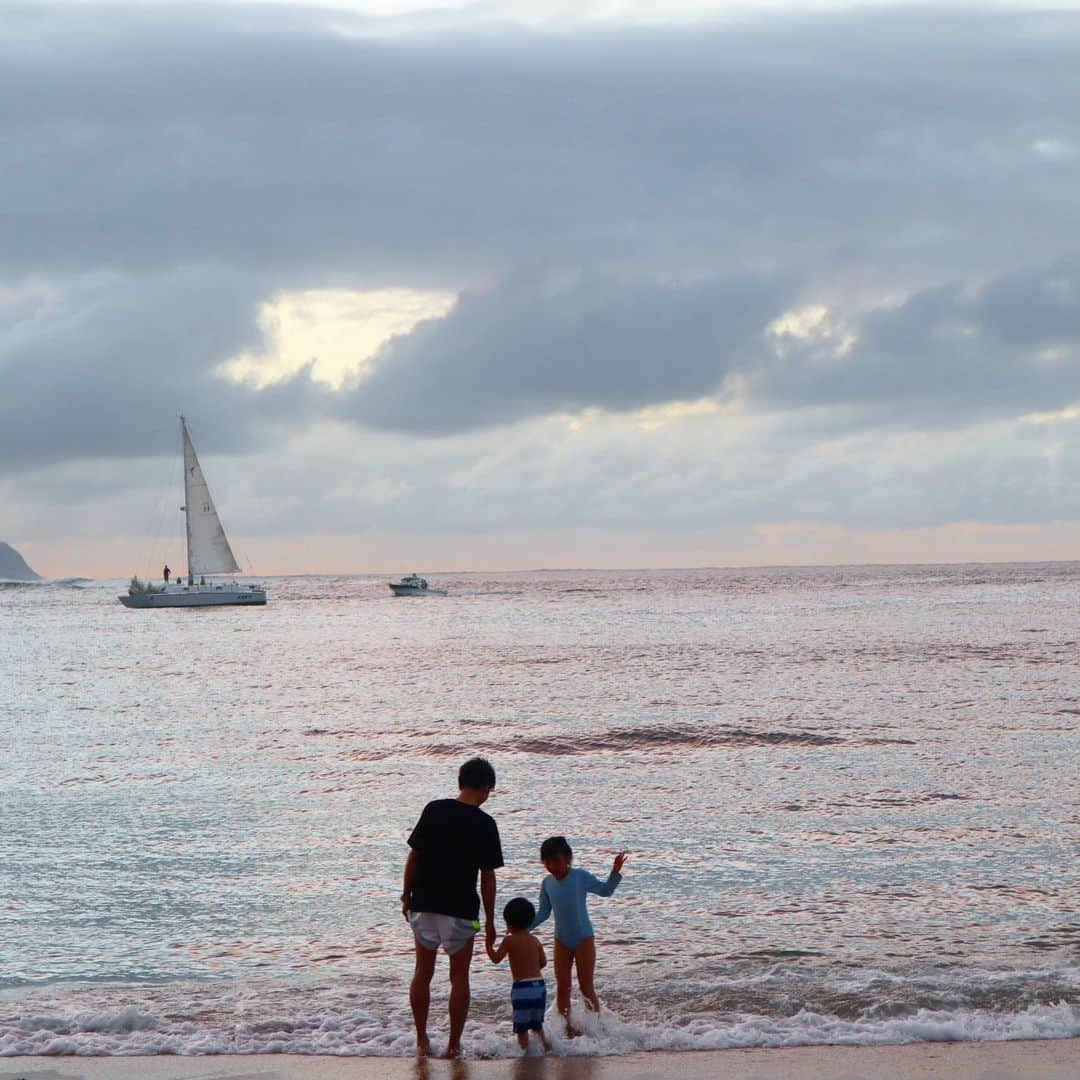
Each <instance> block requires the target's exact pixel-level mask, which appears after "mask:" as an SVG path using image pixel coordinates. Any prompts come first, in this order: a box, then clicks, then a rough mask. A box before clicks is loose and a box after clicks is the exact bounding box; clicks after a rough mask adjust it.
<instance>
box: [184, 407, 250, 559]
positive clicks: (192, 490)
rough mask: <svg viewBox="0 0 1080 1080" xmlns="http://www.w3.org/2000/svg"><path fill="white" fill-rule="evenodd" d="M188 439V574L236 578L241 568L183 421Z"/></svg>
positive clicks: (186, 500) (186, 469) (185, 499)
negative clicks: (230, 545) (224, 575)
mask: <svg viewBox="0 0 1080 1080" xmlns="http://www.w3.org/2000/svg"><path fill="white" fill-rule="evenodd" d="M180 431H181V433H182V434H183V437H184V512H185V516H186V518H187V548H188V570H189V571H190V572H191V573H192V574H233V573H236V572H237V571H239V569H240V564H239V563H238V562H237V561H236V556H235V555H234V554H233V552H232V548H231V547H229V541H228V538H227V537H226V536H225V530H224V529H223V528H222V527H221V519H220V518H219V517H218V513H217V510H216V509H215V508H214V500H213V499H212V498H211V497H210V489H209V488H208V487H207V486H206V477H205V476H203V471H202V466H201V465H200V464H199V459H198V456H197V455H196V454H195V447H194V446H192V445H191V436H190V435H188V429H187V423H186V422H185V421H184V418H183V417H180Z"/></svg>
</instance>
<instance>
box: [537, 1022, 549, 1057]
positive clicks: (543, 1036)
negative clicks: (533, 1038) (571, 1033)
mask: <svg viewBox="0 0 1080 1080" xmlns="http://www.w3.org/2000/svg"><path fill="white" fill-rule="evenodd" d="M536 1034H537V1035H538V1036H539V1037H540V1045H541V1046H542V1047H543V1048H544V1053H545V1054H550V1053H551V1043H550V1042H549V1041H548V1037H547V1032H546V1031H545V1030H544V1029H543V1028H541V1029H540V1030H539V1031H538V1032H537V1033H536Z"/></svg>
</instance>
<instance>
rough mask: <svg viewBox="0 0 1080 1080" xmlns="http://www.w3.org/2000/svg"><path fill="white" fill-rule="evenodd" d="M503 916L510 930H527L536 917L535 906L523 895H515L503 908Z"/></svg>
mask: <svg viewBox="0 0 1080 1080" xmlns="http://www.w3.org/2000/svg"><path fill="white" fill-rule="evenodd" d="M503 918H504V919H505V920H506V925H507V926H509V927H510V929H511V930H528V929H529V927H530V926H532V921H533V919H535V918H536V908H534V907H533V906H532V904H531V903H529V901H528V900H526V899H525V897H524V896H515V897H514V899H513V900H511V901H510V903H509V904H507V905H506V907H504V908H503Z"/></svg>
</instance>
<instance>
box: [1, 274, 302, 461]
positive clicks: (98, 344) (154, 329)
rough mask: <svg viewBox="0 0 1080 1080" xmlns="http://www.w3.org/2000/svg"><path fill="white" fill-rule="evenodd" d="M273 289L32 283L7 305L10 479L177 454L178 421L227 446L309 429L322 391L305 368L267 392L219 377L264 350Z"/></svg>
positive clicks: (245, 284)
mask: <svg viewBox="0 0 1080 1080" xmlns="http://www.w3.org/2000/svg"><path fill="white" fill-rule="evenodd" d="M265 287H266V286H265V283H263V282H261V281H258V280H257V279H254V278H252V277H251V276H250V275H242V274H237V273H235V272H233V271H229V270H226V269H222V268H221V267H212V266H201V267H187V268H185V269H183V270H178V271H173V272H163V273H158V274H145V275H140V276H131V275H122V274H117V273H114V272H100V273H97V274H91V275H87V276H84V277H80V278H76V279H70V280H60V281H54V282H53V283H51V284H50V285H49V286H47V287H46V286H41V285H38V286H36V287H35V286H33V285H27V286H25V287H24V289H23V291H22V293H16V294H15V295H14V296H11V297H9V298H7V302H6V303H0V389H2V391H3V392H2V393H0V462H3V470H4V471H5V472H10V471H12V470H18V469H20V468H23V467H25V466H28V465H37V464H41V463H43V462H49V461H64V460H70V459H78V458H91V457H93V458H109V457H118V456H124V455H128V456H136V455H140V454H155V453H173V452H175V449H176V445H177V442H176V440H177V435H176V425H175V423H174V420H175V417H176V415H177V414H178V413H181V412H185V411H186V412H189V413H191V414H192V415H193V416H196V417H197V418H198V424H199V427H200V429H201V430H202V431H204V432H205V433H206V436H207V442H208V443H209V445H210V446H211V447H214V448H218V449H228V450H236V449H241V448H244V447H246V446H249V445H250V444H251V442H252V439H253V437H254V435H255V432H256V430H257V428H258V425H259V424H260V423H267V422H270V421H273V420H274V419H275V418H277V419H281V418H282V417H287V418H288V419H289V421H290V423H295V422H298V421H302V420H303V418H304V417H305V416H306V415H308V412H309V408H310V407H312V406H314V405H315V403H316V399H317V397H318V391H317V389H316V388H315V387H314V386H313V384H312V383H311V381H310V379H309V377H308V371H307V370H306V369H305V370H303V371H301V372H300V373H299V374H297V375H296V376H295V377H293V378H292V379H290V380H288V381H286V382H282V383H278V384H276V385H274V386H272V387H270V388H268V389H266V390H263V391H254V390H250V389H248V388H247V387H245V386H243V385H238V384H236V383H234V382H231V381H228V380H225V379H223V378H221V377H219V376H217V375H216V374H215V373H214V368H215V366H216V365H217V364H219V363H220V362H221V361H222V360H224V359H225V358H227V357H228V356H230V355H232V354H233V353H235V352H238V351H240V350H241V349H243V348H244V347H247V346H257V345H259V344H260V336H259V334H258V331H257V329H256V310H257V305H258V302H259V300H260V298H261V296H262V295H263V292H264V290H265Z"/></svg>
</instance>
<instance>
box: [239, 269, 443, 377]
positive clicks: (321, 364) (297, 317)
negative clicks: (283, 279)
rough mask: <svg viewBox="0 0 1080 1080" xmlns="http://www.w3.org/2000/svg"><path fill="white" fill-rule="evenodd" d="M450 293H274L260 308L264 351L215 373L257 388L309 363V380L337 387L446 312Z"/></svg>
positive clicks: (346, 291) (303, 291) (406, 290)
mask: <svg viewBox="0 0 1080 1080" xmlns="http://www.w3.org/2000/svg"><path fill="white" fill-rule="evenodd" d="M454 300H455V296H454V295H453V294H452V293H439V292H419V291H416V290H413V289H374V290H369V291H364V292H358V291H354V290H350V289H305V290H302V291H298V292H283V293H278V294H277V295H276V296H274V297H273V298H272V299H270V300H268V301H266V303H264V304H263V305H262V310H261V311H260V313H259V326H260V329H261V330H262V333H263V337H264V339H265V341H266V351H265V352H261V353H254V352H246V353H241V354H240V355H238V356H234V357H232V358H231V359H229V360H227V361H226V362H225V363H224V364H222V365H221V367H220V368H219V369H218V370H219V372H220V373H221V374H222V375H225V376H226V377H227V378H230V379H233V380H235V381H237V382H246V383H248V384H249V385H252V386H255V387H258V388H261V387H264V386H269V385H270V384H271V383H275V382H279V381H280V380H282V379H286V378H288V377H289V376H290V375H293V374H295V373H296V372H297V371H299V370H300V369H301V368H302V367H303V366H304V365H305V364H308V363H313V365H314V366H313V368H312V376H313V378H315V379H318V380H319V381H320V382H324V383H328V384H329V385H330V386H332V387H335V388H338V387H340V386H341V385H342V384H343V383H344V382H345V381H346V380H347V379H348V378H350V377H351V376H353V375H356V374H358V373H359V372H360V371H362V370H363V367H364V365H365V364H366V362H367V361H368V360H370V359H371V357H372V356H374V355H375V353H376V352H377V351H378V349H379V347H380V346H381V345H383V344H384V343H385V342H387V341H389V340H390V338H392V337H394V335H396V334H405V333H408V332H409V331H410V330H411V329H412V328H413V327H414V326H416V325H417V323H420V322H422V321H423V320H424V319H431V318H441V317H442V316H443V315H445V314H446V312H447V311H449V310H450V307H451V305H452V304H453V303H454Z"/></svg>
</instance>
